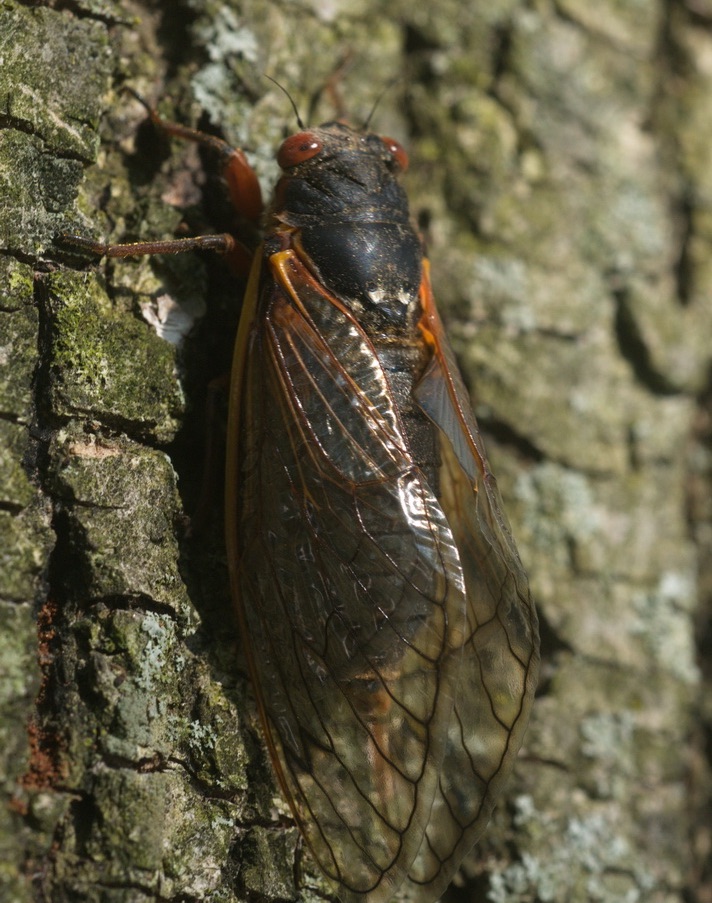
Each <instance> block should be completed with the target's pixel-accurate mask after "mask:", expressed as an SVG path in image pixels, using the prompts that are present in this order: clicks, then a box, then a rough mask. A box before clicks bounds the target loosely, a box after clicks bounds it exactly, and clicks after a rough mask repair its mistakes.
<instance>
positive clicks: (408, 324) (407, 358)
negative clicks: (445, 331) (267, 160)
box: [268, 122, 439, 488]
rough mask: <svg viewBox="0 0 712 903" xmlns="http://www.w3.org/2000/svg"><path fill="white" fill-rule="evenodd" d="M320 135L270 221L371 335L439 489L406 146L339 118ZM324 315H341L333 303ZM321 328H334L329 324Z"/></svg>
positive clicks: (285, 185) (407, 432)
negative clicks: (422, 391) (425, 391)
mask: <svg viewBox="0 0 712 903" xmlns="http://www.w3.org/2000/svg"><path fill="white" fill-rule="evenodd" d="M313 134H314V137H315V138H318V144H319V145H320V146H321V152H320V154H319V159H318V160H315V159H314V158H312V157H309V158H308V159H307V160H306V161H304V162H302V163H299V164H297V165H296V166H295V167H294V168H293V169H291V170H290V171H289V172H288V173H287V174H286V175H284V176H283V177H282V179H281V181H280V183H279V185H278V186H277V191H276V199H277V201H276V203H277V204H278V206H275V207H274V208H273V214H272V216H273V222H274V223H275V224H279V225H280V226H282V228H284V226H287V227H288V231H289V245H290V246H291V247H293V248H294V250H295V252H296V253H297V254H298V255H299V257H300V258H301V260H303V261H304V262H305V263H306V264H307V266H308V267H309V268H310V270H311V271H312V272H313V274H314V275H315V277H316V278H317V279H318V281H319V282H320V284H321V285H322V286H323V288H324V290H325V291H326V292H329V293H331V294H333V295H334V296H335V297H336V298H338V299H340V301H341V302H342V303H343V304H344V307H345V310H346V311H347V312H348V314H350V315H351V316H353V318H354V319H355V320H356V321H357V322H358V325H359V327H360V328H361V329H362V330H363V331H364V333H365V335H367V336H368V338H369V339H370V341H371V343H372V346H373V352H374V356H375V358H376V359H377V360H378V362H379V363H380V366H381V368H382V370H383V373H384V374H385V377H386V380H387V382H388V385H389V390H390V391H389V407H391V408H392V409H393V410H394V411H395V412H396V414H397V416H398V417H399V418H400V421H401V427H402V429H403V433H404V436H405V439H406V443H407V448H408V451H409V453H410V454H411V455H412V458H413V461H414V463H415V464H416V465H417V466H418V467H419V468H421V470H422V471H423V472H424V473H425V474H427V475H428V478H429V479H430V480H431V481H432V486H433V488H436V486H437V480H438V473H437V467H438V464H439V456H438V451H437V443H436V441H435V428H434V426H433V424H432V422H431V421H429V420H428V418H427V417H426V416H425V414H424V413H423V411H422V409H421V408H420V407H419V406H418V405H417V403H416V402H415V395H414V389H415V386H416V385H417V382H418V380H419V379H420V377H421V375H422V373H423V372H424V370H425V368H426V366H427V364H428V361H429V359H430V357H431V355H432V349H431V348H430V347H429V346H428V345H427V344H426V342H425V341H424V337H423V333H422V330H421V328H420V321H421V318H422V315H423V309H422V303H421V285H422V278H423V247H422V241H421V238H420V236H419V235H418V233H417V232H416V230H415V228H414V227H413V224H412V220H411V215H410V210H409V205H408V199H407V196H406V193H405V191H404V190H403V188H402V186H401V185H400V184H399V182H398V181H397V179H396V178H395V176H396V175H397V174H398V173H399V172H400V171H401V170H402V169H403V168H405V165H406V161H405V157H404V152H403V151H402V149H400V148H399V146H398V145H396V144H395V143H394V142H392V141H391V140H390V139H385V140H384V139H383V138H381V137H379V136H377V135H362V134H359V133H358V132H354V131H353V130H352V129H350V128H349V127H348V126H345V125H343V124H342V123H339V122H333V123H326V124H325V125H324V126H322V127H321V128H319V129H317V130H315V131H314V133H313ZM315 143H316V142H315ZM312 146H313V145H312ZM394 151H395V152H394ZM283 237H284V233H283ZM268 254H269V252H268ZM327 313H330V314H331V315H332V316H333V317H334V318H336V317H338V316H343V313H341V312H338V311H337V309H336V308H335V307H332V308H331V310H328V309H327ZM322 329H323V331H324V334H325V335H331V334H333V331H334V330H333V328H332V325H331V324H329V323H326V322H324V323H323V324H322ZM345 364H347V362H345ZM391 401H392V402H393V403H392V404H390V402H391Z"/></svg>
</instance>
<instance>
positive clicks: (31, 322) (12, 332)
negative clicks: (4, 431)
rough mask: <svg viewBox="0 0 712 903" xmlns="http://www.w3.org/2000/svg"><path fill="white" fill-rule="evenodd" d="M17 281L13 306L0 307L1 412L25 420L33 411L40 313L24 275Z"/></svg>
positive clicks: (13, 295) (13, 294)
mask: <svg viewBox="0 0 712 903" xmlns="http://www.w3.org/2000/svg"><path fill="white" fill-rule="evenodd" d="M18 282H19V285H16V287H15V291H14V292H13V293H12V301H11V304H10V305H9V307H10V309H6V310H3V309H0V414H3V415H5V416H6V417H10V418H12V419H13V420H15V419H17V420H22V421H25V422H26V421H28V420H29V419H30V417H31V413H32V402H33V397H32V391H33V390H32V377H33V373H34V367H35V362H36V355H37V329H38V316H37V309H36V308H35V306H34V305H33V303H32V293H31V290H30V291H29V292H27V291H26V289H27V284H26V282H25V281H24V280H23V279H22V277H20V278H19V279H18ZM28 295H29V297H28Z"/></svg>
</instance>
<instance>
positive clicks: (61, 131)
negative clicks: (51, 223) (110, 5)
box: [0, 0, 110, 162]
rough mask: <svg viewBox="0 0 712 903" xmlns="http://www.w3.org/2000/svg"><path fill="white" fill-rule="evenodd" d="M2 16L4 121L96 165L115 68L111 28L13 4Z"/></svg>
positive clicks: (0, 71)
mask: <svg viewBox="0 0 712 903" xmlns="http://www.w3.org/2000/svg"><path fill="white" fill-rule="evenodd" d="M1 15H2V28H0V59H2V67H1V68H0V109H2V111H3V114H4V116H5V117H7V119H8V120H9V121H10V123H16V124H17V127H18V128H19V129H21V130H22V131H24V132H32V133H34V134H35V135H37V136H38V138H39V139H41V141H42V142H43V143H44V144H46V145H48V146H49V148H50V149H51V150H53V151H55V152H56V153H58V154H62V155H65V156H71V157H76V158H78V159H82V160H85V161H87V162H89V161H92V160H94V158H95V157H96V152H97V149H98V138H97V134H96V128H97V125H98V121H99V113H100V106H99V103H100V100H99V99H100V97H101V95H102V94H103V93H104V91H105V90H106V88H107V87H108V77H109V66H110V56H109V46H108V39H107V33H106V27H105V26H104V25H103V24H102V23H100V22H97V21H92V20H90V19H79V18H68V17H67V16H66V15H63V14H62V13H59V12H56V11H55V10H51V9H48V8H47V7H46V6H41V7H35V8H29V7H28V6H27V5H26V4H20V3H14V2H12V0H5V2H4V3H3V5H2V13H1ZM38 59H41V60H42V65H41V66H40V65H37V60H38Z"/></svg>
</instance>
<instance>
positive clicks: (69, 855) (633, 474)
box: [0, 0, 712, 903]
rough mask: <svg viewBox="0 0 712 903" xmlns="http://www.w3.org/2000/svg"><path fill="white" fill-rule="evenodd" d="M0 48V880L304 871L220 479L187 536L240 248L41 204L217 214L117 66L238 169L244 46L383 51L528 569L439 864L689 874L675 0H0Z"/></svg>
mask: <svg viewBox="0 0 712 903" xmlns="http://www.w3.org/2000/svg"><path fill="white" fill-rule="evenodd" d="M0 58H1V59H2V60H3V71H2V75H1V77H0V92H1V93H2V98H3V104H2V114H0V115H1V117H2V118H1V119H0V173H2V176H1V178H2V184H3V192H2V197H3V202H2V205H0V248H1V249H2V255H1V256H0V273H1V274H2V275H1V276H0V291H1V292H2V297H1V300H0V318H1V319H0V323H1V324H2V325H0V360H1V361H2V368H0V492H1V493H2V497H1V499H0V531H1V532H0V737H1V738H2V739H1V741H0V774H2V792H3V795H4V805H3V806H2V807H0V899H1V900H5V899H7V900H12V901H17V903H26V901H33V900H51V901H53V903H64V901H92V903H93V901H102V903H103V901H111V903H119V901H121V903H125V901H126V903H128V901H131V903H134V901H137V903H138V901H148V900H167V899H175V900H181V901H203V900H213V901H221V903H228V901H243V900H304V901H306V900H309V899H314V898H316V897H323V896H324V895H325V894H328V893H329V892H330V891H329V888H328V887H327V886H326V885H325V883H324V881H323V880H322V879H321V878H320V876H319V874H318V873H317V871H316V869H315V867H314V866H313V865H312V863H311V861H310V859H309V856H308V853H306V852H305V851H304V850H303V849H302V848H301V846H300V844H299V842H298V837H297V832H296V829H295V828H294V826H293V823H292V822H291V820H290V817H289V813H288V811H287V809H286V806H285V804H284V803H283V802H282V801H281V799H280V797H279V794H278V792H277V789H276V786H275V783H274V780H273V777H272V774H271V770H270V766H269V762H268V759H267V756H266V753H265V752H264V750H263V748H262V745H261V741H260V733H259V728H258V725H257V718H256V714H255V708H254V703H253V700H252V696H251V693H250V690H249V685H248V683H247V681H246V677H245V669H244V666H243V659H242V654H241V652H240V647H239V637H238V636H237V632H236V628H235V627H234V626H233V621H232V613H231V603H230V600H229V594H228V588H227V577H226V567H225V559H224V552H223V546H222V539H221V525H220V514H219V512H218V513H216V514H215V515H214V516H213V517H212V521H211V522H210V523H209V525H208V526H207V527H206V529H205V530H204V531H203V533H202V534H201V535H200V536H199V537H198V538H193V539H190V538H187V537H186V535H185V534H186V530H185V523H186V520H185V512H187V513H188V514H190V512H192V511H193V510H194V509H195V506H196V499H197V498H198V496H199V484H200V478H201V470H202V447H203V444H204V428H203V422H204V407H205V398H206V391H207V385H208V382H209V381H210V379H211V378H213V377H215V376H219V375H220V373H221V372H222V371H223V370H225V369H227V368H228V367H229V361H230V351H231V347H230V346H231V342H232V334H233V331H234V327H235V324H236V321H237V315H238V309H239V298H240V291H241V288H242V286H241V285H240V284H239V283H238V282H237V281H236V280H234V279H233V278H232V277H231V276H230V275H229V274H228V273H227V272H226V271H225V268H224V266H223V264H222V263H221V262H220V261H219V260H214V259H211V258H210V257H209V256H202V255H201V256H197V255H185V256H183V257H180V258H174V259H169V258H155V259H142V260H137V261H126V262H109V263H107V262H106V261H103V262H97V261H91V260H87V259H86V258H85V257H82V256H81V255H79V254H78V253H76V252H74V251H73V250H72V249H71V247H70V246H68V245H67V244H66V243H62V242H61V241H59V240H57V236H58V235H59V234H60V233H61V232H64V231H66V232H77V231H79V232H82V233H83V234H87V235H91V236H92V237H94V238H97V239H101V240H108V241H114V242H116V241H125V240H141V239H149V238H163V237H171V236H172V235H174V234H176V232H179V233H180V231H181V229H183V228H185V229H186V230H188V231H189V232H190V233H197V232H200V231H205V230H206V229H207V225H206V224H207V223H209V224H210V227H211V228H212V229H215V230H217V231H224V230H225V229H227V228H229V227H230V225H231V218H230V211H229V209H228V207H227V203H226V202H225V200H224V198H223V197H222V195H221V186H220V183H219V180H216V179H215V178H214V177H213V176H212V175H210V172H211V164H212V163H214V161H211V160H210V159H209V158H207V157H206V158H205V159H203V158H201V155H200V154H199V153H198V152H197V150H196V149H195V148H193V147H188V148H186V147H185V146H169V144H168V142H166V141H164V140H163V139H162V138H161V136H158V135H156V133H155V131H153V130H152V129H151V128H150V127H149V126H148V125H147V123H146V114H145V111H144V110H143V108H142V107H141V106H140V104H138V103H137V101H136V100H135V99H133V98H132V97H131V96H129V95H127V94H124V93H122V92H121V91H120V88H121V87H122V86H123V85H128V86H130V87H131V88H133V89H135V90H137V91H139V92H140V93H142V94H143V95H145V96H146V97H147V98H148V100H149V101H150V102H152V103H157V104H158V106H159V108H160V109H161V111H162V112H163V113H164V115H165V116H166V117H167V118H171V119H175V120H179V121H182V122H186V123H189V124H191V125H198V126H200V127H202V128H208V129H212V130H219V132H220V133H221V134H223V135H224V136H225V137H226V138H227V140H228V141H230V142H232V143H234V144H235V145H237V146H240V147H243V148H245V149H246V151H247V152H248V154H249V155H250V159H251V161H252V162H253V163H254V165H255V166H256V167H257V169H258V172H259V174H260V176H261V177H262V179H263V183H264V185H265V187H268V186H269V185H271V184H273V181H274V177H275V175H276V166H275V164H274V149H275V147H276V146H277V145H278V144H279V141H280V140H281V138H282V137H283V136H284V135H285V134H287V133H289V132H290V131H293V130H294V129H295V122H294V116H293V114H292V111H291V109H290V106H289V103H288V101H287V100H286V99H285V97H284V96H283V94H282V93H281V92H280V91H278V90H277V89H276V88H275V87H274V86H273V85H272V84H271V83H270V82H268V81H267V80H266V79H264V78H263V74H265V73H266V74H269V75H271V76H273V77H274V78H276V79H277V80H278V81H279V82H280V83H281V84H283V85H284V86H285V87H286V88H287V89H288V91H289V93H290V95H291V96H292V97H293V98H294V100H295V102H296V104H297V106H298V108H299V109H300V112H301V115H302V117H303V118H304V119H305V120H308V121H309V122H310V123H315V122H317V121H323V120H325V119H330V118H334V117H335V116H338V115H341V114H342V113H345V114H347V115H348V117H349V118H350V119H351V120H352V121H353V122H357V123H358V122H362V121H364V120H365V119H366V117H367V116H368V115H369V112H370V111H371V109H372V107H373V105H374V103H375V101H376V100H377V98H378V97H379V95H380V94H381V93H382V92H383V91H384V89H387V90H385V93H383V96H382V97H381V99H380V102H379V104H378V107H377V109H376V112H375V113H374V115H373V119H372V122H371V125H372V127H373V128H374V129H375V130H377V131H380V132H383V133H385V134H391V135H393V137H396V138H398V139H399V140H401V141H402V142H403V143H404V144H405V145H406V146H407V147H408V148H409V150H410V155H411V172H410V173H409V175H408V177H407V188H408V191H409V194H410V196H411V199H412V206H413V210H414V212H415V214H416V215H417V217H418V221H419V223H420V225H421V228H422V229H423V232H424V234H425V237H426V239H427V242H428V246H429V252H430V257H431V260H432V262H433V270H434V275H433V281H434V286H435V292H436V296H437V297H438V300H439V303H440V306H441V309H442V311H443V313H444V315H445V318H446V321H447V323H448V326H449V332H450V335H451V337H452V339H453V343H454V344H455V346H456V350H457V352H458V354H459V356H460V360H461V363H462V366H463V370H464V373H465V376H466V379H467V380H468V381H469V385H470V388H471V390H472V394H473V399H474V401H475V404H476V413H477V415H478V418H479V421H480V426H481V428H482V431H483V434H484V437H485V441H486V443H487V447H488V450H489V453H490V458H491V462H492V464H493V468H494V470H495V473H496V474H497V476H498V479H499V484H500V488H501V490H502V493H503V496H504V499H505V505H506V508H507V513H508V515H509V518H510V520H511V522H512V527H513V531H514V534H515V536H516V538H517V540H518V543H519V546H520V552H521V555H522V558H523V560H524V562H525V565H526V567H527V569H528V571H529V573H530V576H531V579H532V584H533V588H534V592H535V596H536V599H537V602H538V608H539V613H540V617H541V620H542V628H543V629H542V635H543V649H542V652H543V670H542V678H541V683H540V689H539V698H538V701H537V703H536V705H535V710H534V715H533V719H532V723H531V726H530V729H529V732H528V734H527V738H526V740H525V748H524V750H523V751H522V754H521V755H520V759H519V762H518V766H517V772H516V775H515V779H514V780H513V781H512V783H511V786H510V787H509V789H508V793H507V795H506V799H504V800H503V801H502V802H501V803H500V805H499V807H498V809H497V810H496V812H495V816H494V818H493V821H492V825H491V827H490V830H489V832H488V834H487V835H486V837H485V839H484V840H483V841H482V842H481V843H480V844H479V845H478V847H477V848H476V849H475V850H474V851H473V852H472V854H471V855H470V857H468V859H467V861H466V862H465V864H464V866H463V869H462V870H461V874H460V875H459V876H458V879H457V882H456V883H457V884H458V885H459V889H454V890H451V891H450V894H451V895H452V899H455V898H456V897H458V898H459V899H466V900H468V901H469V900H471V901H475V900H480V901H484V900H488V901H491V903H504V901H507V903H525V901H532V900H542V901H545V900H546V901H561V903H584V901H616V903H619V901H622V900H625V901H636V900H645V901H652V903H674V901H675V903H682V901H683V900H688V901H689V900H695V901H697V903H703V901H710V900H712V873H711V872H712V870H711V869H710V867H709V865H708V864H706V855H708V853H709V849H710V836H711V832H710V826H709V823H708V822H707V823H706V822H705V819H704V817H703V812H704V810H705V807H706V806H709V803H710V798H711V794H710V778H709V767H708V766H709V763H708V762H707V761H706V760H705V748H704V738H705V732H706V731H707V732H708V731H709V729H710V720H711V718H712V712H711V711H710V706H709V703H706V704H705V703H704V702H703V700H704V698H705V697H704V693H703V690H704V688H705V687H708V685H709V677H710V667H709V644H710V640H709V637H710V635H711V634H712V631H709V632H708V631H707V627H706V625H708V624H709V623H710V616H709V610H710V606H709V601H710V584H712V580H710V570H709V564H706V562H707V561H709V560H710V550H711V549H712V539H711V537H712V530H711V529H710V524H711V523H712V504H711V503H710V499H711V498H712V494H711V493H710V475H711V474H712V441H710V436H711V435H712V431H710V428H709V422H710V404H709V398H710V396H712V391H710V385H709V374H710V356H711V352H712V342H711V341H710V336H711V335H712V305H711V304H710V300H709V299H710V296H711V294H712V291H711V290H712V267H711V266H710V264H709V261H710V260H712V227H711V226H710V223H711V222H712V217H710V204H711V201H710V199H711V198H712V184H711V182H712V175H711V174H712V165H710V162H711V161H710V155H711V153H712V150H711V149H712V67H711V66H710V63H709V59H710V58H712V6H711V5H710V4H709V2H708V0H687V2H681V0H667V2H663V0H638V2H636V3H627V4H615V3H599V4H595V5H592V4H590V3H585V2H579V0H557V2H553V0H552V2H542V3H537V4H532V3H527V2H525V0H492V2H489V3H482V4H474V3H464V2H461V0H441V2H439V3H437V4H430V5H427V4H421V5H420V6H419V7H414V6H413V5H412V4H408V3H404V2H400V0H394V2H392V3H390V4H388V5H387V6H386V5H384V4H381V3H378V2H376V0H361V2H355V3H354V2H349V3H342V2H338V0H334V2H331V3H329V2H326V0H323V2H318V0H314V2H312V3H311V4H309V3H304V4H278V3H276V2H273V3H270V2H267V0H262V2H256V0H245V2H242V3H238V2H237V0H222V2H215V0H154V2H148V0H136V2H129V0H74V2H72V3H60V2H57V3H46V4H44V5H41V4H26V3H20V2H15V0H5V2H3V3H2V6H1V7H0ZM395 76H401V77H402V78H401V81H399V82H397V83H396V84H395V85H391V86H390V87H388V86H389V84H390V83H391V80H392V79H393V78H394V77H395ZM212 171H213V172H214V171H215V168H214V167H212ZM183 223H185V224H186V225H185V227H183V225H182V224H183ZM218 419H219V418H218ZM216 507H217V508H219V507H220V506H219V505H217V506H216ZM700 578H701V579H700ZM696 617H697V623H698V625H701V629H700V632H699V637H698V641H697V646H696V640H695V635H694V627H695V623H696V621H695V618H696Z"/></svg>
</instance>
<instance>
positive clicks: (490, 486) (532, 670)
mask: <svg viewBox="0 0 712 903" xmlns="http://www.w3.org/2000/svg"><path fill="white" fill-rule="evenodd" d="M422 300H423V306H424V310H425V315H424V323H425V328H426V330H427V331H428V332H429V333H430V336H431V338H432V341H433V344H434V348H435V354H434V356H433V359H432V361H431V364H430V366H429V368H428V370H427V372H426V373H425V374H424V376H423V378H422V380H421V382H420V384H419V386H418V388H417V390H416V393H415V394H416V398H417V400H418V402H419V403H420V405H421V407H422V409H423V410H424V412H425V413H426V414H427V416H428V417H430V419H431V420H432V421H433V422H434V423H435V424H436V425H437V426H438V427H439V430H440V450H441V460H442V467H441V483H440V490H441V491H440V502H441V504H442V507H443V510H444V512H445V514H446V517H447V520H448V523H449V524H450V526H451V527H452V529H453V536H454V539H455V542H456V545H457V547H458V549H459V551H460V555H461V562H462V567H463V574H464V579H465V585H466V591H467V615H466V617H467V624H468V630H467V639H466V642H465V644H464V647H463V657H462V662H461V669H460V671H459V674H458V679H459V685H458V686H457V688H456V689H455V704H454V708H453V713H452V719H451V722H450V725H449V728H448V737H447V743H446V750H445V756H444V760H443V765H442V769H441V778H440V781H439V786H438V790H437V792H436V795H435V800H434V804H433V809H432V814H431V822H430V824H429V825H428V828H427V830H426V837H425V839H424V842H423V845H422V847H421V849H420V851H419V853H418V856H417V858H416V861H415V862H414V863H413V865H412V867H411V869H410V874H409V878H408V882H406V884H405V885H404V887H403V890H404V891H405V893H406V895H408V892H410V894H411V896H412V897H413V898H415V899H417V898H418V895H419V894H420V892H421V891H422V890H423V889H424V888H426V887H427V890H428V896H429V897H430V898H431V899H432V898H434V897H436V896H437V895H438V894H440V893H441V892H442V891H443V890H444V889H445V887H446V886H447V884H448V883H449V882H450V880H451V878H452V876H453V873H454V871H455V870H456V868H457V866H458V864H459V862H460V860H461V859H462V857H463V855H464V854H465V853H467V851H468V850H469V849H470V848H471V847H472V846H473V845H474V843H476V841H477V840H478V839H479V837H480V835H481V834H482V832H483V830H484V828H485V826H486V824H487V821H488V820H489V817H490V814H491V810H492V808H493V806H494V802H495V799H496V796H497V794H498V793H499V791H500V789H501V785H502V783H503V782H504V780H505V779H506V778H507V776H508V774H509V772H510V771H511V767H512V765H513V762H514V757H515V756H516V753H517V751H518V749H519V746H520V744H521V741H522V736H523V733H524V730H525V728H526V724H527V720H528V717H529V710H530V707H531V703H532V699H533V695H534V690H535V686H536V678H537V671H538V660H539V658H538V627H537V620H536V613H535V610H534V606H533V603H532V600H531V596H530V594H529V588H528V581H527V578H526V574H525V573H524V570H523V568H522V565H521V562H520V560H519V555H518V553H517V550H516V547H515V545H514V542H513V540H512V537H511V534H510V531H509V527H508V524H507V521H506V518H505V516H504V513H503V510H502V506H501V501H500V497H499V492H498V490H497V487H496V483H495V479H494V477H493V476H492V474H491V472H490V471H489V467H488V464H487V459H486V457H485V453H484V448H483V446H482V442H481V439H480V436H479V432H478V430H477V425H476V423H475V419H474V416H473V415H472V412H471V409H470V404H469V400H468V398H467V393H466V390H465V388H464V386H463V385H462V381H461V379H460V377H459V372H458V369H457V366H456V364H455V361H454V356H453V354H452V351H451V349H450V346H449V343H448V341H447V338H446V337H445V335H444V332H443V329H442V325H441V323H440V319H439V317H438V314H437V311H436V309H435V306H434V302H433V299H432V295H431V293H430V288H429V283H428V279H427V268H426V273H425V278H424V283H423V289H422Z"/></svg>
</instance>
